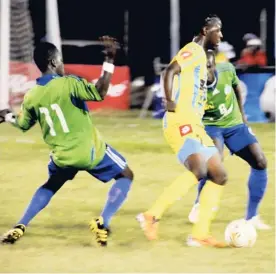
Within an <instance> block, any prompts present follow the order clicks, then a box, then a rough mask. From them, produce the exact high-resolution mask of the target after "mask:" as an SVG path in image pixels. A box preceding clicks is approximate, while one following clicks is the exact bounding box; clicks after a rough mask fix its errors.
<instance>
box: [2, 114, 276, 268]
mask: <svg viewBox="0 0 276 274" xmlns="http://www.w3.org/2000/svg"><path fill="white" fill-rule="evenodd" d="M134 115H135V113H128V114H127V115H125V114H123V113H118V114H116V115H114V114H113V113H107V114H103V113H101V114H96V115H95V117H94V121H95V123H96V125H97V127H98V128H99V130H100V131H101V133H102V135H103V136H104V137H105V140H106V141H107V142H108V143H110V144H111V145H112V146H114V147H115V148H116V149H117V150H119V151H120V152H121V153H122V154H123V155H124V156H125V157H126V158H127V159H128V162H129V165H130V167H131V168H132V169H133V170H134V172H135V182H134V184H133V188H132V191H131V193H130V195H129V199H128V201H127V203H126V204H125V205H124V206H123V208H122V209H121V210H120V212H119V213H118V214H117V215H116V216H115V217H114V219H113V222H112V231H113V234H112V236H111V238H110V240H109V246H108V247H107V248H103V249H101V248H97V247H95V245H94V244H93V242H92V241H91V234H90V232H89V230H88V222H89V221H90V219H91V218H93V217H95V216H98V215H99V213H100V211H101V209H102V206H103V205H104V202H105V199H106V194H107V192H108V189H109V187H110V185H104V184H101V183H100V182H98V181H96V180H95V179H94V178H92V177H90V176H89V175H88V174H86V173H84V172H82V173H79V174H78V175H77V176H76V179H75V180H74V181H71V182H69V183H67V184H66V185H65V186H64V187H63V188H62V189H61V190H60V191H59V193H58V194H57V195H56V196H55V197H54V198H53V200H52V201H51V204H50V205H49V206H48V207H47V208H46V209H45V210H44V211H43V212H42V213H41V214H39V215H38V216H37V218H36V219H35V220H34V221H33V222H32V223H31V225H30V227H29V228H28V230H27V233H26V235H25V236H24V237H23V238H22V239H21V240H20V241H19V242H18V243H16V244H15V245H13V246H0V272H67V273H70V272H205V273H206V272H208V273H215V272H228V273H229V272H232V273H234V272H236V273H241V272H246V273H254V272H255V273H256V272H275V271H274V270H275V268H274V267H275V239H274V210H275V208H274V200H275V197H274V193H275V192H274V181H275V178H274V174H275V169H274V166H275V164H274V140H275V136H274V125H272V124H256V125H252V128H253V130H254V131H255V133H256V135H257V136H258V138H259V140H260V143H261V144H262V147H263V149H264V151H265V154H266V156H267V158H268V165H269V166H268V172H269V185H268V190H267V193H266V196H265V198H264V201H263V203H262V205H261V209H260V212H261V215H262V217H263V218H264V220H265V221H266V222H267V223H269V224H270V225H271V226H272V227H273V229H272V230H270V231H261V232H259V234H258V240H257V243H256V245H255V246H254V247H253V248H250V249H226V250H217V249H210V248H200V249H194V248H188V247H186V245H185V239H186V236H187V235H188V234H189V233H190V231H191V225H190V224H189V223H188V222H187V215H188V213H189V210H190V208H191V205H192V203H193V200H194V197H195V193H196V191H195V189H194V190H192V191H191V193H189V195H188V196H187V197H186V198H185V199H182V200H180V201H178V202H177V203H176V204H175V205H174V206H172V207H171V208H170V209H169V210H168V212H167V213H166V214H165V216H164V218H163V220H162V223H161V226H160V240H159V241H158V242H155V243H151V242H148V241H146V240H145V238H144V236H143V234H142V232H141V231H140V228H139V226H138V224H137V223H136V221H135V216H136V214H137V213H139V212H141V211H144V210H145V209H147V208H148V207H149V206H150V205H151V204H152V202H153V201H154V200H155V199H156V198H157V197H158V195H159V194H160V193H161V192H162V190H163V188H164V187H165V186H166V185H168V184H169V183H170V182H171V181H172V180H173V179H174V178H175V177H176V176H177V175H178V174H179V173H180V172H181V171H182V170H183V168H182V167H181V166H180V165H179V164H178V162H177V160H176V157H175V156H174V155H173V154H172V152H171V150H170V148H169V147H168V145H167V144H166V143H165V141H164V139H163V135H162V130H161V122H160V121H156V120H151V119H145V120H139V119H137V118H134V117H133V116H134ZM0 131H1V135H0V147H1V150H0V167H1V169H0V184H1V186H0V187H1V190H0V193H1V194H0V197H1V198H0V216H1V221H0V233H4V232H5V231H6V230H7V229H8V228H10V227H11V226H12V225H13V224H14V223H15V222H16V221H17V220H18V218H19V217H20V216H21V215H22V213H23V210H24V208H25V207H26V205H27V204H28V202H29V200H30V199H31V197H32V195H33V193H34V191H35V190H36V189H37V187H39V186H40V185H41V184H42V183H44V182H45V180H46V179H47V164H48V157H49V156H48V155H49V154H48V149H47V147H46V146H45V145H44V143H43V141H42V139H41V136H40V129H39V128H38V127H35V128H34V129H32V130H31V131H30V132H28V133H24V134H23V133H21V132H19V131H18V130H17V129H14V128H12V127H10V126H9V125H1V126H0ZM225 155H226V158H225V165H226V168H227V170H228V172H229V184H228V185H227V186H226V189H225V193H224V196H223V200H222V203H221V210H220V212H219V214H218V216H217V220H216V221H215V222H214V224H213V226H212V229H213V234H214V235H216V236H218V237H219V238H223V233H224V230H225V227H226V225H227V224H228V223H229V222H230V221H232V220H234V219H238V218H241V217H242V216H243V214H244V212H245V207H246V199H247V189H246V182H247V177H248V173H249V167H248V166H247V165H246V164H245V163H244V162H242V161H241V160H240V159H238V158H237V157H229V156H228V155H229V153H228V151H226V152H225Z"/></svg>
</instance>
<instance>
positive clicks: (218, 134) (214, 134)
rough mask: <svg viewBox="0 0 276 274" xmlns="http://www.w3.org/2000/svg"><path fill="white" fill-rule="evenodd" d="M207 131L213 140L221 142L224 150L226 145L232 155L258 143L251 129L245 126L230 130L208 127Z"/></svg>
mask: <svg viewBox="0 0 276 274" xmlns="http://www.w3.org/2000/svg"><path fill="white" fill-rule="evenodd" d="M205 130H206V132H207V133H208V135H209V136H210V137H211V138H212V139H216V140H219V142H220V143H221V146H222V148H223V145H224V144H225V145H226V146H227V148H228V149H229V150H230V151H231V153H232V154H234V153H236V152H238V151H240V150H241V149H243V148H245V147H247V146H248V145H251V144H254V143H257V142H258V141H257V139H256V137H255V135H254V134H253V132H252V131H251V129H250V128H249V127H248V126H247V125H245V124H240V125H237V126H233V127H229V128H222V127H217V126H206V127H205Z"/></svg>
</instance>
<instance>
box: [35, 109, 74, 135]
mask: <svg viewBox="0 0 276 274" xmlns="http://www.w3.org/2000/svg"><path fill="white" fill-rule="evenodd" d="M51 108H52V110H54V111H55V113H56V115H57V117H58V119H59V122H60V124H61V127H62V130H63V132H64V133H68V132H69V131H70V130H69V128H68V125H67V123H66V120H65V117H64V115H63V112H62V110H61V108H60V106H59V105H58V104H52V105H51ZM39 111H40V113H41V114H44V115H45V120H46V123H47V124H48V126H49V128H50V134H51V135H52V136H57V133H56V131H55V128H54V122H53V120H52V118H51V116H50V111H49V109H48V108H46V107H41V108H39Z"/></svg>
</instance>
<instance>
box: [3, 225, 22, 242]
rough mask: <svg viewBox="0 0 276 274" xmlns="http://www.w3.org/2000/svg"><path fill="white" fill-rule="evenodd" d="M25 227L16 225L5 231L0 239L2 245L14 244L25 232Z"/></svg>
mask: <svg viewBox="0 0 276 274" xmlns="http://www.w3.org/2000/svg"><path fill="white" fill-rule="evenodd" d="M25 229H26V227H25V225H22V224H18V225H16V226H15V227H14V228H12V229H10V230H9V231H7V232H6V233H5V234H4V235H3V236H2V237H1V242H2V243H4V244H14V243H15V242H16V241H17V240H18V239H19V238H21V237H22V236H23V234H24V232H25Z"/></svg>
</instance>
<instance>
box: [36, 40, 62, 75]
mask: <svg viewBox="0 0 276 274" xmlns="http://www.w3.org/2000/svg"><path fill="white" fill-rule="evenodd" d="M57 52H58V49H57V47H56V46H55V45H54V44H51V43H49V42H40V43H39V44H37V46H36V47H35V49H34V61H35V64H36V65H37V67H38V68H39V70H40V71H41V72H45V71H46V70H47V68H48V65H49V62H50V60H52V59H54V58H55V55H56V53H57Z"/></svg>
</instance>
